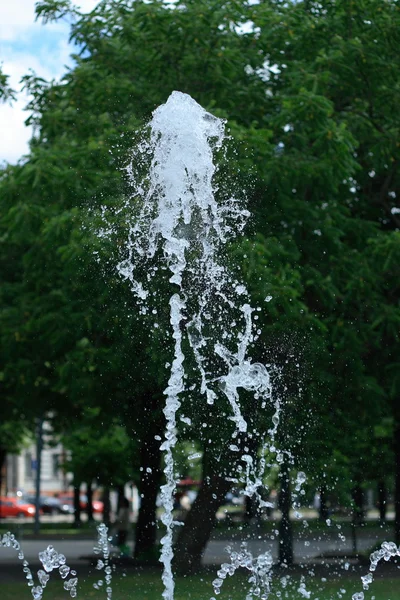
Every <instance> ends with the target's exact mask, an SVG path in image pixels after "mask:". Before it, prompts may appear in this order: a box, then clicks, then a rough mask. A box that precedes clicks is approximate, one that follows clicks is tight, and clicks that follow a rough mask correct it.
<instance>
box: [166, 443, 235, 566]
mask: <svg viewBox="0 0 400 600" xmlns="http://www.w3.org/2000/svg"><path fill="white" fill-rule="evenodd" d="M231 486H232V484H231V483H230V482H229V481H226V479H225V477H223V476H221V475H220V473H219V466H218V465H214V468H211V465H210V464H209V462H208V458H207V452H206V451H205V452H204V456H203V482H202V485H201V487H200V490H199V493H198V495H197V497H196V499H195V501H194V503H193V505H192V507H191V509H190V510H189V512H188V514H187V516H186V519H185V523H184V525H183V527H182V528H181V529H180V530H179V535H178V539H177V542H176V546H175V557H174V565H175V568H176V570H177V572H178V573H180V574H182V575H186V574H190V573H195V572H196V571H198V570H199V569H200V567H201V559H202V556H203V554H204V550H205V548H206V546H207V542H208V540H209V538H210V535H211V532H212V530H213V528H214V523H215V513H216V512H217V510H218V508H219V507H220V506H221V504H223V501H224V498H225V496H226V494H227V493H228V492H229V490H230V488H231Z"/></svg>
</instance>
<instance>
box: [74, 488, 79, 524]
mask: <svg viewBox="0 0 400 600" xmlns="http://www.w3.org/2000/svg"><path fill="white" fill-rule="evenodd" d="M80 495H81V485H80V483H76V484H74V526H75V527H80V526H81V499H80Z"/></svg>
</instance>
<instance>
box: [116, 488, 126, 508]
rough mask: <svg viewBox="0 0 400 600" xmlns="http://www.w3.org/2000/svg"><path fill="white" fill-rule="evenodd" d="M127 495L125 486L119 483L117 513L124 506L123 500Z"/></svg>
mask: <svg viewBox="0 0 400 600" xmlns="http://www.w3.org/2000/svg"><path fill="white" fill-rule="evenodd" d="M124 497H125V486H124V485H117V514H118V513H119V510H120V508H121V506H122V500H123V498H124Z"/></svg>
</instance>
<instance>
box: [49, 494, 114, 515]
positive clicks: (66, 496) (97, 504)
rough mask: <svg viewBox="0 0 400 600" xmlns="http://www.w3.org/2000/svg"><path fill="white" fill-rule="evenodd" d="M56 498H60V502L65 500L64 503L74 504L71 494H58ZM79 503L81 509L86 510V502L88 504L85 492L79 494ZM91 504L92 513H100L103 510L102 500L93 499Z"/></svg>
mask: <svg viewBox="0 0 400 600" xmlns="http://www.w3.org/2000/svg"><path fill="white" fill-rule="evenodd" d="M58 499H59V500H61V502H65V503H66V504H70V505H71V506H73V505H74V495H73V494H68V493H67V494H58ZM79 504H80V507H81V510H83V511H86V510H87V504H88V498H87V496H86V494H81V495H80V496H79ZM92 506H93V512H94V513H102V512H103V508H104V505H103V502H100V501H99V500H93V502H92Z"/></svg>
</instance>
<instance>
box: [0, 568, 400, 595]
mask: <svg viewBox="0 0 400 600" xmlns="http://www.w3.org/2000/svg"><path fill="white" fill-rule="evenodd" d="M98 575H99V574H98ZM213 578H214V576H212V575H211V574H207V575H203V576H192V577H180V578H177V580H176V593H175V600H209V599H210V598H211V597H212V596H214V593H213V590H212V585H211V582H212V580H213ZM97 579H99V576H97V578H95V577H94V576H91V577H90V578H87V580H86V581H82V582H80V585H79V588H78V598H81V599H82V600H89V599H93V600H102V599H105V598H106V591H105V589H101V590H95V589H94V588H93V582H95V581H96V580H97ZM300 582H301V581H300V578H299V576H298V575H297V576H294V577H293V578H288V581H287V584H286V587H283V586H282V584H281V583H280V578H279V577H278V578H276V579H275V580H274V585H273V589H274V592H273V593H271V595H270V598H271V600H272V599H277V598H281V600H286V599H287V600H304V598H305V596H304V595H303V594H301V593H300V592H298V591H297V590H298V588H299V585H300ZM305 585H306V590H308V591H310V592H311V596H310V598H311V599H312V600H316V599H317V598H318V599H319V600H337V599H338V598H347V599H351V597H352V594H353V593H355V592H359V591H361V589H362V585H361V581H360V579H359V578H358V577H354V576H347V577H346V578H344V579H342V580H341V581H327V582H324V581H322V580H321V578H317V577H314V578H313V577H310V576H309V577H308V578H307V579H306V580H305ZM104 587H105V586H104V585H103V588H104ZM112 588H113V594H112V599H113V600H133V599H135V600H161V598H162V591H163V586H162V583H161V579H160V573H159V572H158V573H153V572H148V571H146V572H142V573H135V574H134V575H133V574H129V575H128V574H126V575H125V576H124V573H115V574H114V576H113V585H112ZM247 591H248V584H247V580H246V577H245V576H244V575H243V574H237V575H234V576H233V577H230V578H229V577H228V579H227V580H226V581H225V583H224V585H223V587H222V590H221V594H220V595H219V596H218V598H219V600H244V599H245V598H246V593H247ZM277 591H278V592H281V595H277V594H276V592H277ZM0 592H1V593H0V596H1V600H29V599H31V598H32V596H31V594H30V590H29V589H28V588H27V586H26V585H25V584H23V583H7V584H4V585H1V586H0ZM373 597H374V598H375V600H400V580H399V579H390V578H387V579H379V580H377V581H375V582H374V583H373V584H372V585H371V587H370V590H369V591H368V592H365V598H366V600H368V599H372V598H373ZM46 598H49V599H50V598H51V600H66V599H67V598H69V594H68V592H65V591H64V590H63V589H62V583H61V581H60V580H59V579H56V580H55V581H50V583H49V584H48V586H47V588H46V590H45V593H44V600H46Z"/></svg>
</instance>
